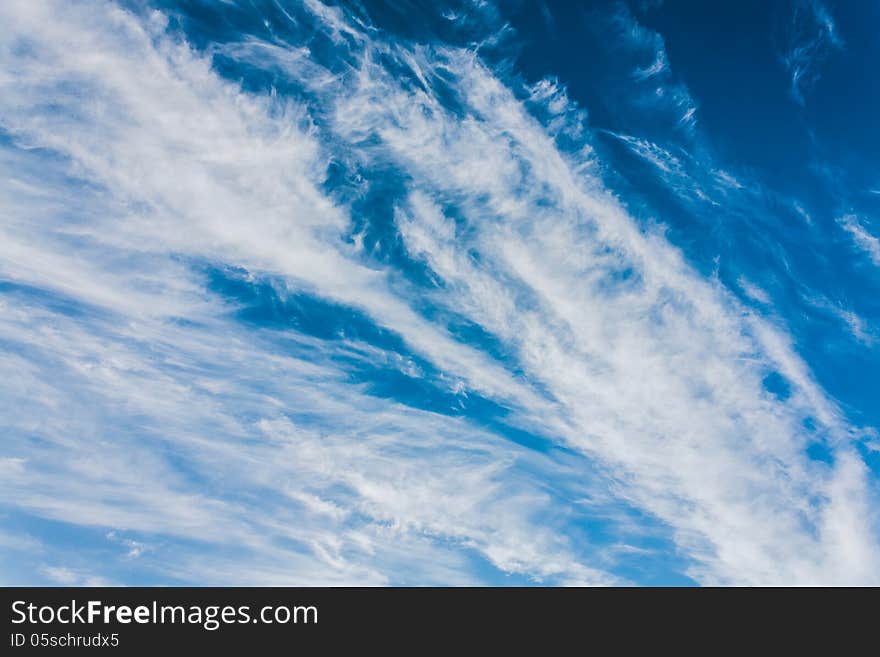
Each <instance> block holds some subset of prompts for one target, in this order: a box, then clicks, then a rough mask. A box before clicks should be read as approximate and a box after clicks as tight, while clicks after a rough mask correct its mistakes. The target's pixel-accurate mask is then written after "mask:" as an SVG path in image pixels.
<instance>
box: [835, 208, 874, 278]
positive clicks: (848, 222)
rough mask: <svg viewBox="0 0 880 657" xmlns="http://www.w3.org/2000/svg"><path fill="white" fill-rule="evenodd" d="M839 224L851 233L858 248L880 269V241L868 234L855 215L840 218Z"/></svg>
mask: <svg viewBox="0 0 880 657" xmlns="http://www.w3.org/2000/svg"><path fill="white" fill-rule="evenodd" d="M837 223H838V224H840V227H841V228H843V229H844V230H845V231H846V232H847V233H849V235H850V237H852V240H853V242H855V244H856V246H858V247H859V249H861V250H862V251H864V252H865V253H866V254H867V255H868V257H870V258H871V261H872V262H873V263H874V264H875V265H877V266H878V267H880V239H878V238H877V237H875V236H874V235H872V234H871V233H870V232H868V230H867V229H866V228H865V227H864V225H863V224H862V222H861V221H860V220H859V218H858V217H857V216H856V215H854V214H846V215H843V216H842V217H838V219H837Z"/></svg>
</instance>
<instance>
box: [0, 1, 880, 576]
mask: <svg viewBox="0 0 880 657" xmlns="http://www.w3.org/2000/svg"><path fill="white" fill-rule="evenodd" d="M289 11H297V12H300V13H299V14H298V15H297V16H296V19H297V20H296V21H292V20H290V18H291V17H290V16H286V19H285V21H286V22H285V23H284V25H286V26H287V30H288V31H287V32H285V31H283V30H281V27H280V25H281V24H280V23H279V26H278V30H277V32H276V33H275V34H274V35H269V36H267V35H266V34H256V33H254V34H246V35H240V36H239V38H235V39H232V40H229V41H226V42H223V43H213V44H212V45H211V46H210V47H209V48H208V50H207V51H201V52H200V51H198V50H196V49H195V48H194V46H192V45H190V44H189V43H188V42H187V41H186V40H185V39H184V38H183V35H180V34H173V33H169V28H168V23H167V21H166V18H165V16H164V15H163V14H161V13H158V12H152V13H147V14H144V15H140V14H133V13H130V12H127V11H124V10H122V9H119V8H118V7H116V6H115V5H112V4H109V3H108V4H104V5H102V7H101V11H97V10H96V9H95V6H94V4H91V5H89V4H85V3H82V4H80V3H51V2H28V3H15V2H12V3H7V4H5V5H4V6H3V8H2V9H0V12H2V14H3V19H4V24H5V25H7V26H8V30H7V32H6V33H5V35H4V36H3V37H2V38H0V64H2V66H3V68H4V70H7V71H12V74H10V75H8V76H7V77H6V78H5V79H4V80H3V81H2V94H0V110H2V112H0V116H2V117H3V118H2V127H3V130H4V131H5V132H6V134H7V135H8V136H9V139H8V140H7V142H6V143H5V144H4V148H3V153H4V160H3V166H4V174H5V176H6V177H7V178H8V179H14V180H15V184H11V185H7V186H6V187H5V189H4V191H3V194H2V197H0V203H2V205H3V209H4V212H3V214H4V217H5V219H4V222H3V226H2V229H3V231H4V235H3V237H4V239H3V241H2V243H3V246H2V247H0V249H2V250H0V256H2V269H0V271H2V274H3V277H4V279H5V280H6V281H7V282H8V283H7V286H8V287H7V288H4V294H5V296H4V299H5V300H4V304H5V309H6V312H5V313H4V315H3V319H2V321H0V331H2V334H0V335H2V339H3V340H4V343H5V344H7V345H10V348H9V349H8V351H7V352H5V355H4V356H3V361H2V369H3V370H4V371H7V372H15V373H16V376H15V378H14V379H13V378H12V377H8V378H5V380H4V382H3V383H2V384H0V386H2V387H0V393H2V395H3V399H4V400H6V401H8V402H9V407H10V408H12V409H15V410H14V411H13V412H12V413H10V414H8V416H7V417H6V418H5V419H4V422H5V424H6V426H5V430H6V431H7V432H8V435H9V436H11V439H10V440H9V442H8V445H7V449H8V450H9V454H10V457H9V458H10V459H12V460H10V461H8V464H7V465H8V467H7V468H6V470H8V476H5V477H4V478H3V484H2V494H3V498H4V501H5V504H6V505H8V506H10V507H12V508H14V509H17V510H20V511H23V512H26V513H29V514H32V515H34V516H36V517H39V518H46V519H50V520H53V521H57V522H61V521H63V522H66V523H70V524H72V525H76V526H91V527H98V528H100V529H101V536H106V534H107V531H117V532H126V534H125V536H126V539H125V540H130V541H134V542H136V543H143V542H145V541H148V542H149V543H150V545H151V546H153V547H152V549H151V550H149V551H147V552H144V553H142V554H140V555H139V556H138V559H137V561H138V562H139V563H140V562H143V563H144V566H142V567H143V568H148V569H152V572H153V573H159V575H158V576H159V577H166V578H171V579H173V580H175V581H194V580H196V581H200V580H201V579H202V578H207V580H208V581H212V582H216V581H222V582H225V583H235V582H239V581H240V582H248V583H254V582H265V583H269V582H273V583H288V582H289V583H356V582H358V583H388V582H392V583H464V582H486V581H488V582H497V581H499V578H502V579H503V577H507V576H516V577H521V578H525V579H526V580H531V581H541V582H549V583H609V582H617V581H627V580H628V579H629V577H630V575H631V571H628V570H627V568H626V564H627V561H626V558H627V557H626V555H628V554H636V553H640V554H641V553H644V552H645V551H647V552H649V553H650V552H651V551H650V550H647V548H645V547H644V546H643V545H641V544H640V542H645V541H646V537H647V538H650V539H651V540H653V541H655V542H660V543H661V544H662V545H663V546H664V547H665V549H666V551H667V552H673V551H677V552H679V553H680V554H683V555H684V558H683V559H684V562H683V563H678V562H676V561H675V560H670V561H668V562H665V563H663V567H664V568H667V569H669V571H676V572H678V573H680V574H686V575H687V576H689V577H691V578H693V579H695V580H697V581H699V582H706V583H731V582H740V583H794V582H799V583H819V582H828V581H833V582H866V581H870V580H871V578H872V577H874V576H876V573H877V572H878V569H877V568H876V565H877V558H878V549H877V535H876V531H877V524H876V519H875V518H874V517H873V516H872V511H871V508H872V503H873V497H872V495H873V493H872V492H871V490H870V487H869V485H868V481H867V478H868V475H867V473H866V469H865V466H864V464H863V462H862V461H861V460H860V458H859V457H858V455H857V453H855V451H854V449H853V447H852V445H851V443H850V440H849V438H850V433H851V427H850V426H849V424H848V422H847V420H846V418H845V417H844V416H843V414H842V413H841V411H840V410H839V409H838V408H837V407H836V405H835V403H834V402H833V400H831V399H829V398H828V397H827V395H825V393H824V392H823V390H822V389H821V388H820V387H819V386H818V385H817V384H816V383H815V382H814V381H813V379H812V376H811V375H810V373H809V370H808V368H807V367H806V365H805V364H804V363H803V361H802V360H801V359H800V358H799V357H798V355H797V353H796V352H795V350H794V349H793V347H792V344H791V342H792V341H791V338H790V336H788V335H787V334H786V332H785V330H784V329H783V328H782V327H780V326H777V325H775V324H774V323H772V322H770V321H767V320H766V319H764V318H762V317H761V316H758V315H756V314H755V313H754V312H750V311H749V310H748V309H746V308H744V307H743V306H742V305H741V304H740V303H739V302H738V301H737V300H736V298H735V297H734V296H733V295H732V294H731V293H730V292H729V291H727V290H726V289H725V288H724V287H723V286H722V285H720V284H719V283H718V282H717V281H713V280H709V279H706V278H704V277H703V276H701V275H700V274H699V273H698V272H697V271H696V270H694V269H693V268H692V267H691V266H690V265H689V264H688V263H687V262H686V261H685V259H684V258H683V257H682V254H681V253H680V252H679V251H678V250H677V249H675V248H674V247H672V246H671V245H670V244H669V243H668V241H666V240H665V239H664V237H663V235H662V234H661V233H660V232H655V231H648V230H645V229H644V228H643V227H641V226H639V225H638V224H637V223H636V222H635V221H634V220H633V218H632V217H631V216H630V215H629V214H628V213H627V212H626V210H625V208H624V207H623V205H622V204H621V203H620V201H619V200H618V199H616V198H615V197H614V196H613V195H611V194H610V193H609V192H608V191H607V190H606V189H605V188H604V186H603V184H602V182H601V180H599V179H598V178H597V177H596V175H595V174H594V173H592V169H591V160H590V158H592V157H594V156H593V154H592V151H591V149H590V144H589V134H588V133H587V132H586V131H582V130H580V129H579V128H578V127H577V126H579V125H581V124H580V123H579V122H580V121H581V120H582V113H580V112H579V109H578V108H577V107H576V106H575V105H574V103H572V102H571V101H570V100H569V99H568V98H567V96H565V94H564V93H562V91H561V90H560V89H559V88H558V86H557V85H555V84H554V83H553V82H552V81H547V82H546V83H545V84H543V85H541V84H539V85H538V86H535V87H532V88H531V89H530V90H528V93H519V94H517V93H515V91H519V92H523V91H524V90H522V89H514V87H515V85H516V84H517V82H516V81H514V80H510V79H506V78H505V77H504V75H503V74H502V73H499V72H497V71H493V70H492V69H491V68H490V67H489V66H488V65H487V64H486V63H485V62H484V61H482V60H481V58H480V57H479V55H478V54H477V53H475V52H474V50H472V49H468V48H455V47H450V46H441V45H437V44H428V43H422V44H419V43H409V42H402V41H398V40H395V39H393V38H391V37H390V36H388V35H385V34H382V33H381V32H379V31H377V30H376V29H375V28H373V27H370V26H368V25H367V24H365V23H364V21H363V20H362V19H358V20H355V19H354V18H352V17H351V16H350V15H348V14H347V13H346V12H344V11H342V10H340V9H331V8H328V7H325V6H324V5H321V4H319V3H317V2H310V3H307V4H306V5H304V6H303V7H301V8H296V9H294V8H290V10H289ZM266 20H268V18H267V19H266ZM297 21H304V22H306V21H310V22H308V23H306V24H308V25H310V26H311V27H310V29H308V30H304V34H300V33H297V32H296V31H295V29H294V28H293V27H291V26H294V25H295V24H296V23H297ZM290 30H293V31H290ZM316 35H317V36H316ZM320 36H323V37H325V38H326V39H328V40H329V43H332V44H333V49H331V50H330V52H332V53H333V54H331V55H328V54H327V53H326V50H322V49H320V48H317V47H316V48H314V49H313V48H312V47H310V46H311V45H314V44H310V41H309V40H310V39H317V38H319V37H320ZM313 50H314V51H320V52H321V53H322V54H321V55H318V54H316V53H315V52H313ZM322 58H323V59H322ZM221 61H222V63H223V64H224V66H228V65H234V66H238V67H240V68H237V69H233V71H236V72H241V71H245V70H256V71H260V72H261V73H263V74H264V76H265V77H266V78H268V79H271V80H273V83H272V84H271V85H269V86H268V87H267V88H259V87H258V88H256V89H251V90H249V91H245V90H243V89H242V87H241V86H240V85H239V84H237V83H236V82H234V81H230V80H229V79H226V78H224V77H222V76H221V75H220V74H219V72H218V66H217V63H218V62H221ZM659 74H660V72H659V71H658V72H657V73H652V74H651V75H650V76H647V78H651V77H653V76H655V75H659ZM232 77H233V79H235V78H234V76H232ZM647 78H645V79H647ZM279 89H285V90H287V92H286V93H285V92H282V91H279ZM84 90H85V91H87V92H88V93H87V94H85V93H84ZM84 98H86V99H87V100H85V101H84ZM521 98H527V100H526V101H523V100H520V99H521ZM50 101H51V102H50ZM530 103H531V104H532V106H531V107H530V106H529V104H530ZM538 107H540V108H541V109H540V111H538ZM539 117H541V118H539ZM553 121H557V123H555V124H553ZM560 131H564V132H565V134H566V136H567V137H568V138H569V139H574V138H577V139H579V140H580V142H581V143H580V144H579V148H575V149H571V148H569V149H563V148H561V147H560V146H559V143H558V136H559V134H560ZM624 141H626V143H628V144H629V146H630V147H633V148H636V149H638V148H641V151H642V152H643V153H644V154H645V156H652V155H653V156H655V157H660V156H662V152H661V151H658V150H657V149H656V148H651V147H650V146H649V145H648V142H641V141H639V140H636V139H635V138H630V139H629V140H628V141H627V140H624ZM658 148H659V147H658ZM663 152H667V151H663ZM658 161H659V162H660V164H665V166H666V167H667V170H663V167H662V166H660V164H657V163H656V162H655V164H657V166H660V169H661V171H663V173H666V174H668V173H670V172H671V169H670V165H669V162H670V160H669V159H668V158H665V159H662V158H661V159H660V160H658ZM309 304H310V305H309ZM303 307H307V308H308V309H309V310H303ZM321 313H324V315H325V316H327V317H330V318H336V319H328V320H327V322H328V323H329V325H330V328H329V329H328V328H326V327H324V326H322V327H315V326H313V325H310V324H309V321H313V319H314V317H315V316H316V315H319V314H321ZM340 317H342V318H344V319H339V318H340ZM267 318H270V319H272V321H271V322H268V321H267ZM259 319H262V320H263V321H262V323H261V322H260V321H258V320H259ZM334 322H335V323H334ZM773 375H775V376H777V377H781V378H782V379H783V380H784V381H786V386H787V387H786V392H785V394H783V393H781V392H779V391H778V390H777V391H776V392H774V391H773V390H771V389H769V388H768V387H767V386H766V385H765V383H764V382H765V380H766V379H767V378H768V377H771V376H773ZM13 380H14V381H15V383H14V384H13V383H12V381H13ZM395 381H397V382H399V385H397V386H395V384H394V383H393V382H395ZM389 382H391V383H389ZM32 436H37V437H38V438H39V439H38V440H37V441H32V440H31V439H30V437H32ZM817 443H819V444H822V445H824V446H825V448H826V449H828V450H829V451H830V452H831V453H832V454H833V455H834V458H833V459H831V461H830V462H824V461H817V460H814V459H811V458H810V457H809V456H808V454H807V450H808V448H809V447H810V446H811V445H814V444H817ZM62 454H63V455H64V458H61V457H60V455H62ZM6 470H4V472H5V471H6ZM126 545H127V544H126ZM672 546H674V549H673V547H672ZM123 547H124V546H123ZM630 548H631V549H630ZM640 550H641V552H640ZM853 555H856V556H858V559H854V558H852V557H853ZM130 561H131V560H129V562H130ZM59 567H60V566H59ZM131 567H132V566H131V565H130V563H129V564H128V565H125V566H120V569H122V572H125V570H124V569H125V568H131ZM139 567H140V566H139ZM69 568H70V569H71V572H79V571H78V570H76V568H75V567H74V566H70V567H69ZM236 572H238V573H239V574H238V575H236V574H235V573H236ZM217 573H223V575H218V574H217ZM236 578H238V579H236Z"/></svg>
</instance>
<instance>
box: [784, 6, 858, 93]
mask: <svg viewBox="0 0 880 657" xmlns="http://www.w3.org/2000/svg"><path fill="white" fill-rule="evenodd" d="M843 47H844V41H843V38H842V37H841V35H840V33H839V32H838V29H837V25H836V24H835V22H834V18H833V17H832V15H831V12H830V11H829V9H828V7H827V6H825V4H823V3H822V2H821V0H796V1H795V2H794V3H793V5H792V10H791V15H790V17H789V18H788V20H787V21H786V24H785V26H784V27H783V31H782V39H781V48H782V52H781V54H780V57H781V59H782V63H783V65H784V66H785V70H786V71H787V72H788V74H789V76H790V77H791V88H790V93H791V96H792V98H793V99H794V100H795V102H797V103H798V104H799V105H804V104H805V102H806V100H805V94H806V93H808V92H809V91H810V89H811V88H812V87H813V86H814V85H815V84H816V82H818V81H819V78H820V77H821V75H822V73H821V66H822V63H823V62H824V61H825V59H826V58H827V57H828V56H829V55H830V54H831V53H832V52H834V51H835V50H841V49H842V48H843Z"/></svg>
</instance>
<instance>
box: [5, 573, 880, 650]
mask: <svg viewBox="0 0 880 657" xmlns="http://www.w3.org/2000/svg"><path fill="white" fill-rule="evenodd" d="M0 590H2V593H3V607H4V611H3V617H4V619H5V620H4V623H5V628H6V634H5V636H4V637H3V638H2V643H3V644H4V647H3V649H2V654H4V655H5V654H9V655H14V654H19V653H26V652H27V653H30V652H34V651H52V652H58V651H59V650H62V651H63V653H64V654H70V651H71V650H74V651H75V652H80V651H88V652H89V653H92V654H93V653H94V652H95V650H96V649H100V650H102V651H107V650H109V651H111V652H114V653H116V654H122V655H128V654H143V653H149V654H156V652H157V651H166V650H172V651H174V652H175V653H176V652H177V651H178V650H181V651H183V650H197V651H198V652H199V654H205V651H209V650H221V651H222V653H223V654H227V653H228V651H230V650H232V651H243V652H245V654H251V653H253V651H254V650H259V649H269V648H272V649H273V651H274V649H278V650H284V651H285V653H287V652H288V651H297V650H299V649H305V648H308V649H310V650H319V651H321V652H322V653H325V652H329V653H330V654H334V651H336V650H342V649H351V648H356V649H358V650H369V651H370V654H372V651H373V650H383V649H384V650H387V649H398V650H404V651H408V652H410V653H412V652H416V653H419V654H420V653H422V652H424V651H425V650H428V651H431V652H433V651H434V650H436V649H442V650H447V651H452V652H453V654H457V653H459V652H465V653H470V652H472V651H473V650H474V649H476V648H477V647H478V645H479V646H482V648H484V649H485V648H490V649H491V653H490V654H498V651H500V650H502V649H510V648H515V649H517V650H518V652H520V651H522V650H526V649H528V650H531V651H536V652H537V653H538V654H551V653H553V654H556V653H558V652H564V653H569V652H572V651H576V652H579V653H580V652H584V653H596V654H603V655H604V654H608V653H609V652H611V653H613V654H617V653H618V652H621V651H625V652H628V651H630V650H632V649H635V648H640V649H644V648H649V649H658V648H660V647H665V648H669V647H682V646H685V645H692V646H695V647H698V648H700V647H702V648H704V649H705V650H710V651H712V652H715V650H716V649H718V648H726V649H730V648H732V647H736V648H739V649H741V650H750V651H751V650H753V649H754V650H757V649H761V648H767V647H768V641H770V640H772V641H774V642H775V644H776V645H778V646H784V647H789V648H790V647H792V646H793V645H795V644H796V643H800V642H804V641H807V642H809V644H810V645H811V647H812V648H814V649H815V648H818V647H820V646H821V645H822V644H823V643H825V644H826V645H827V646H828V647H829V648H832V647H833V648H834V652H835V653H839V652H840V649H841V648H842V647H843V645H845V642H846V641H848V640H853V639H855V638H856V637H857V636H858V635H860V634H863V633H864V635H865V636H866V637H867V636H868V633H869V632H870V631H871V629H870V628H872V627H873V625H874V624H875V623H876V617H875V614H876V609H877V590H876V589H875V590H870V591H863V592H861V593H867V596H865V595H859V592H857V591H853V590H845V589H701V590H695V589H659V588H656V589H625V588H619V589H615V588H611V589H547V588H499V589H488V588H447V589H433V588H397V589H393V588H332V589H329V588H5V589H0ZM707 637H708V638H707ZM875 640H876V637H875V638H874V641H875ZM609 642H610V643H609ZM872 642H873V641H872ZM874 645H876V644H874ZM599 646H604V647H605V648H604V649H599ZM609 647H610V648H611V649H610V650H609Z"/></svg>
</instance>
